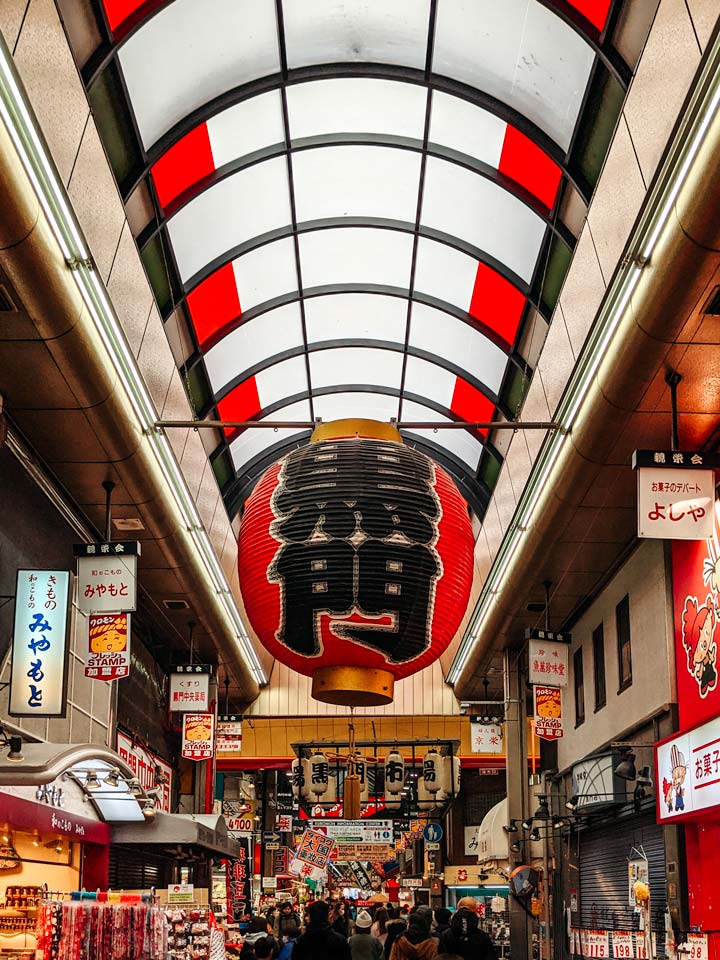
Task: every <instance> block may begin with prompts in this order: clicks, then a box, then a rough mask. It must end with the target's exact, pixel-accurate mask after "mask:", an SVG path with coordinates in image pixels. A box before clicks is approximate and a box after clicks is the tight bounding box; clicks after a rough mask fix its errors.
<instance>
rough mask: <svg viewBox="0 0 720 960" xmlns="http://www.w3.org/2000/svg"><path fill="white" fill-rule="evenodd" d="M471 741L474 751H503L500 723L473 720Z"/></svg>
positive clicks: (471, 722) (471, 723)
mask: <svg viewBox="0 0 720 960" xmlns="http://www.w3.org/2000/svg"><path fill="white" fill-rule="evenodd" d="M470 742H471V745H472V752H473V753H502V752H503V732H502V727H501V726H500V724H499V723H479V722H477V721H474V720H471V721H470Z"/></svg>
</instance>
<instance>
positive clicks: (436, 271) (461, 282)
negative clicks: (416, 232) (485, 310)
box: [415, 237, 478, 312]
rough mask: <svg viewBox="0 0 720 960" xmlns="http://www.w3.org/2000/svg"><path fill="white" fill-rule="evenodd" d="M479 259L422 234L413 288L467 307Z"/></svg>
mask: <svg viewBox="0 0 720 960" xmlns="http://www.w3.org/2000/svg"><path fill="white" fill-rule="evenodd" d="M477 268H478V262H477V260H475V259H474V258H473V257H469V256H468V255H467V254H466V253H462V252H461V251H460V250H455V249H454V248H453V247H448V246H447V244H444V243H437V242H436V241H435V240H428V239H426V238H425V237H421V238H420V240H419V242H418V251H417V263H416V267H415V290H416V291H417V292H418V293H427V294H428V295H429V296H431V297H437V298H438V299H439V300H445V301H446V302H447V303H451V304H454V305H455V306H457V307H459V308H460V309H461V310H465V311H466V312H467V311H468V310H469V309H470V301H471V300H472V294H473V289H474V288H475V276H476V274H477Z"/></svg>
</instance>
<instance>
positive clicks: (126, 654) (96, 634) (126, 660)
mask: <svg viewBox="0 0 720 960" xmlns="http://www.w3.org/2000/svg"><path fill="white" fill-rule="evenodd" d="M129 675H130V614H129V613H91V614H90V616H89V617H88V646H87V650H86V655H85V676H86V677H89V678H90V679H91V680H106V681H110V680H122V679H123V678H124V677H127V676H129Z"/></svg>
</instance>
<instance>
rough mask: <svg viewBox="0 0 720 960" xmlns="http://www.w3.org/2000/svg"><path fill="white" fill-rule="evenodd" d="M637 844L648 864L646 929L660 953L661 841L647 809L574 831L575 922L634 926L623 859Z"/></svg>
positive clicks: (662, 908)
mask: <svg viewBox="0 0 720 960" xmlns="http://www.w3.org/2000/svg"><path fill="white" fill-rule="evenodd" d="M641 846H642V847H643V849H644V851H645V854H646V855H647V858H648V864H649V868H650V900H651V908H652V928H653V931H654V932H655V933H657V934H658V937H657V949H658V955H660V956H662V955H664V933H663V932H662V931H664V929H665V926H664V912H665V907H666V905H667V899H666V887H665V842H664V839H663V828H662V827H661V826H658V825H657V824H656V823H654V822H653V820H652V819H651V817H650V816H648V815H647V814H641V815H640V816H638V817H630V818H628V819H627V820H618V821H615V822H614V823H612V824H607V825H606V824H603V826H602V827H600V828H598V829H595V830H588V831H586V832H584V833H582V834H581V836H580V858H579V863H580V926H581V927H584V928H588V929H594V930H637V929H638V918H637V915H636V914H635V912H634V909H633V908H632V907H631V906H630V904H629V902H628V859H629V858H630V852H631V850H632V848H633V847H638V848H639V847H641Z"/></svg>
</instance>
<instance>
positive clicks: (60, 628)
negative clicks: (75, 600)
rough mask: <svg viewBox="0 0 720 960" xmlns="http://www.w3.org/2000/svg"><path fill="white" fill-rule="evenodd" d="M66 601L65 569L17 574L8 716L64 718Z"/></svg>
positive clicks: (67, 579) (68, 595) (68, 584)
mask: <svg viewBox="0 0 720 960" xmlns="http://www.w3.org/2000/svg"><path fill="white" fill-rule="evenodd" d="M69 601H70V573H69V571H67V570H18V572H17V581H16V585H15V619H14V622H13V642H12V669H11V672H10V705H9V709H8V712H9V713H10V715H11V716H14V717H62V716H64V715H65V690H66V685H67V635H68V611H69V607H70V604H69Z"/></svg>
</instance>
